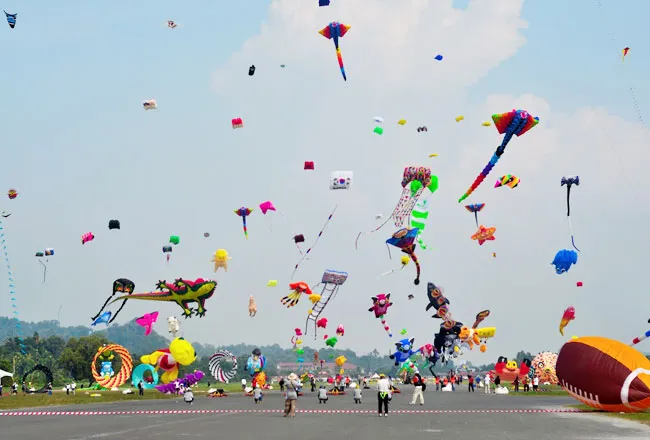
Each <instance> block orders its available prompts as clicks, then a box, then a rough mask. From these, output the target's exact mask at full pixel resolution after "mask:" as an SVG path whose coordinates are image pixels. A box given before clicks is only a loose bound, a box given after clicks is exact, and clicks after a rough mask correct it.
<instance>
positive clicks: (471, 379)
mask: <svg viewBox="0 0 650 440" xmlns="http://www.w3.org/2000/svg"><path fill="white" fill-rule="evenodd" d="M467 382H468V384H467V392H470V393H473V392H474V376H472V375H471V374H470V375H469V376H468V378H467Z"/></svg>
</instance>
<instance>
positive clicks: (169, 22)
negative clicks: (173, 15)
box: [167, 20, 178, 29]
mask: <svg viewBox="0 0 650 440" xmlns="http://www.w3.org/2000/svg"><path fill="white" fill-rule="evenodd" d="M167 27H168V28H169V29H176V28H177V27H178V23H176V22H175V21H174V20H167Z"/></svg>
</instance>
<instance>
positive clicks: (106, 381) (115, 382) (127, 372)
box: [90, 344, 133, 390]
mask: <svg viewBox="0 0 650 440" xmlns="http://www.w3.org/2000/svg"><path fill="white" fill-rule="evenodd" d="M107 352H111V353H114V354H117V355H119V356H120V360H121V361H122V366H121V367H120V371H118V372H117V373H116V374H110V373H106V374H100V373H99V372H97V361H98V360H99V358H100V356H102V355H103V354H105V353H107ZM111 358H112V356H111ZM90 370H91V373H92V376H93V379H95V382H97V384H98V385H99V386H100V387H103V388H106V389H109V390H110V389H112V388H116V387H120V386H122V385H124V384H125V383H126V381H127V380H129V377H131V372H132V371H133V359H131V354H130V353H129V351H128V350H127V349H126V348H124V347H122V346H121V345H117V344H108V345H104V346H103V347H99V349H98V350H97V353H95V357H94V358H93V361H92V364H91V367H90ZM110 371H112V368H111V369H110ZM102 372H104V369H102Z"/></svg>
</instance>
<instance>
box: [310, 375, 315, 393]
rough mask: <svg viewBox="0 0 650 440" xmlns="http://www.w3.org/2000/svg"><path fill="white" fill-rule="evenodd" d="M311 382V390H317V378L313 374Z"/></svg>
mask: <svg viewBox="0 0 650 440" xmlns="http://www.w3.org/2000/svg"><path fill="white" fill-rule="evenodd" d="M309 383H310V385H311V392H312V393H313V392H314V390H316V378H315V377H314V376H312V377H311V378H310V379H309Z"/></svg>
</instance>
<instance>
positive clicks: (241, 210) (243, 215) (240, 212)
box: [235, 206, 253, 240]
mask: <svg viewBox="0 0 650 440" xmlns="http://www.w3.org/2000/svg"><path fill="white" fill-rule="evenodd" d="M252 212H253V208H246V207H244V206H242V207H241V208H239V209H235V214H237V215H238V216H240V217H241V221H242V224H243V226H244V235H245V236H246V240H248V228H247V227H246V217H248V216H249V215H251V213H252Z"/></svg>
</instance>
